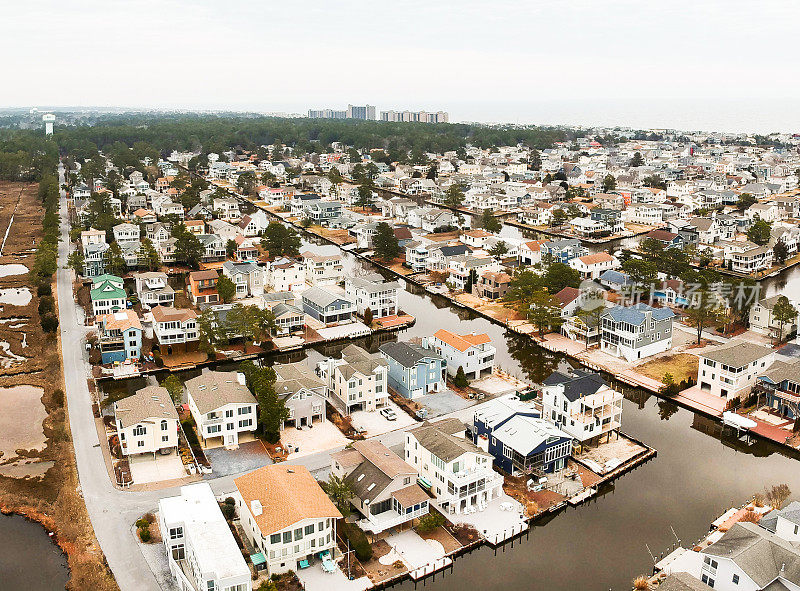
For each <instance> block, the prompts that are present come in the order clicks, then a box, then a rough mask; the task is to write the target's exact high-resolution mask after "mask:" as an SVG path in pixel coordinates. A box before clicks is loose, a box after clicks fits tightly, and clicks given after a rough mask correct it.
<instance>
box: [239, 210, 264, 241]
mask: <svg viewBox="0 0 800 591" xmlns="http://www.w3.org/2000/svg"><path fill="white" fill-rule="evenodd" d="M268 225H269V219H268V218H267V214H266V213H264V212H263V211H262V210H260V209H257V210H255V211H254V212H253V213H250V214H247V215H244V216H242V219H241V220H240V221H239V231H240V232H241V233H242V234H244V235H245V236H260V235H261V233H262V232H263V231H264V230H266V229H267V226H268Z"/></svg>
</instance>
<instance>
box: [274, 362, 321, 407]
mask: <svg viewBox="0 0 800 591" xmlns="http://www.w3.org/2000/svg"><path fill="white" fill-rule="evenodd" d="M273 369H274V370H275V374H276V376H277V379H276V380H275V393H276V394H277V395H278V396H280V397H281V398H287V397H289V396H291V395H292V394H296V393H297V392H299V391H300V390H315V389H317V388H325V382H323V381H322V380H320V379H319V378H318V377H317V376H316V375H315V374H314V372H313V371H311V368H309V367H308V365H306V364H305V363H303V362H302V361H298V362H297V363H285V364H282V365H275V366H273Z"/></svg>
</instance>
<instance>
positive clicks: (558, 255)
mask: <svg viewBox="0 0 800 591" xmlns="http://www.w3.org/2000/svg"><path fill="white" fill-rule="evenodd" d="M539 251H540V252H541V253H542V258H545V257H548V256H549V257H550V258H551V259H552V260H553V261H554V262H559V263H566V262H567V261H569V260H571V259H575V258H578V257H582V256H586V255H587V254H589V249H588V248H586V247H585V246H583V245H582V244H581V241H580V240H578V239H577V238H570V239H567V240H551V241H549V242H545V243H544V244H542V245H541V246H540V247H539Z"/></svg>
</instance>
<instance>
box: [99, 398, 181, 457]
mask: <svg viewBox="0 0 800 591" xmlns="http://www.w3.org/2000/svg"><path fill="white" fill-rule="evenodd" d="M114 421H115V425H116V428H117V436H118V437H119V446H120V450H121V451H122V454H123V455H126V456H131V455H135V454H153V455H154V456H155V454H156V452H158V453H159V454H161V455H168V454H171V453H172V452H173V450H174V451H177V449H178V413H177V412H176V410H175V403H174V402H173V400H172V398H170V395H169V392H167V389H166V388H162V387H161V386H146V387H144V388H142V389H141V390H139V391H137V392H136V394H133V395H131V396H128V397H127V398H123V399H122V400H117V401H116V402H114Z"/></svg>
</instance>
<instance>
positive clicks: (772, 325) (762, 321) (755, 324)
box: [750, 293, 800, 337]
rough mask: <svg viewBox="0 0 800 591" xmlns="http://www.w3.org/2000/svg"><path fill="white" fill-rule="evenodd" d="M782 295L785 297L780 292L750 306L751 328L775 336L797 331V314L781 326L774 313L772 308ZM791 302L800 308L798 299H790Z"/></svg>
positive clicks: (796, 307)
mask: <svg viewBox="0 0 800 591" xmlns="http://www.w3.org/2000/svg"><path fill="white" fill-rule="evenodd" d="M782 297H785V296H784V294H782V293H778V294H775V295H774V296H772V297H768V298H764V299H763V300H759V301H758V302H756V303H755V304H753V305H752V306H751V307H750V330H752V331H753V332H757V333H759V334H763V335H767V336H775V337H777V335H778V334H779V333H783V334H784V335H788V334H791V333H793V332H797V316H795V317H794V319H793V320H791V321H789V322H785V323H784V325H783V326H781V325H780V323H779V322H778V321H776V320H775V317H774V316H773V315H772V309H773V308H774V307H775V304H776V303H777V302H778V300H779V299H780V298H782ZM787 299H788V298H787ZM789 303H790V304H791V305H792V306H794V308H795V310H797V309H798V308H800V304H798V302H796V301H792V300H791V299H789Z"/></svg>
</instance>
